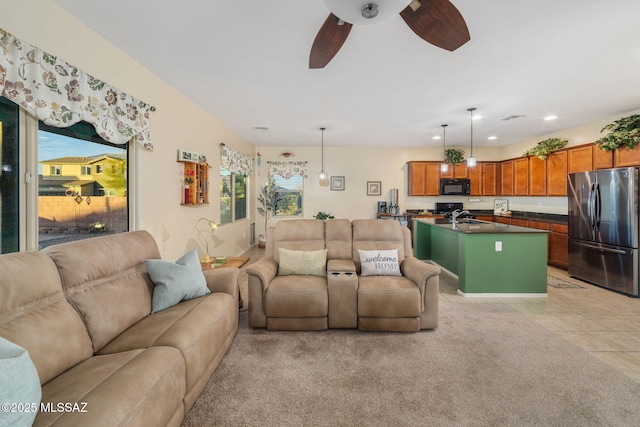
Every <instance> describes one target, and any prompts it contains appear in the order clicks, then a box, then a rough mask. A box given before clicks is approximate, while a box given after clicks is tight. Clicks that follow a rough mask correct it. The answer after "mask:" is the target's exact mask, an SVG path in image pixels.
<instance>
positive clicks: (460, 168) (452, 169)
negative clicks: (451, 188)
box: [440, 163, 469, 178]
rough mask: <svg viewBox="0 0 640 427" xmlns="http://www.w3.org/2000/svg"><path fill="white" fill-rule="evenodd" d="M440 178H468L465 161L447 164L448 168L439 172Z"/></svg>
mask: <svg viewBox="0 0 640 427" xmlns="http://www.w3.org/2000/svg"><path fill="white" fill-rule="evenodd" d="M440 178H469V171H468V168H467V165H466V164H465V163H459V164H457V165H455V166H452V165H449V170H447V171H446V172H440Z"/></svg>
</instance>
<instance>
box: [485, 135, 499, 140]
mask: <svg viewBox="0 0 640 427" xmlns="http://www.w3.org/2000/svg"><path fill="white" fill-rule="evenodd" d="M487 139H489V140H494V139H498V137H497V136H495V135H491V136H490V137H489V138H487Z"/></svg>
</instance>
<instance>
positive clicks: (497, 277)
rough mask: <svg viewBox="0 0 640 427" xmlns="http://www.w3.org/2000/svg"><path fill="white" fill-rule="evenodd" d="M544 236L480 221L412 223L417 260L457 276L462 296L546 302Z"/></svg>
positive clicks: (440, 220) (509, 226)
mask: <svg viewBox="0 0 640 427" xmlns="http://www.w3.org/2000/svg"><path fill="white" fill-rule="evenodd" d="M547 234H548V232H547V231H545V230H538V229H534V228H527V227H518V226H515V225H507V224H501V223H495V222H488V221H479V220H459V222H457V223H455V224H452V223H450V222H449V220H448V219H442V218H424V219H414V220H413V247H414V255H415V256H416V258H418V259H420V260H425V261H431V262H433V263H435V264H438V265H439V266H441V267H442V268H444V269H446V270H448V271H450V272H451V273H453V274H454V275H457V276H458V293H459V294H461V295H464V296H520V297H522V296H527V297H529V296H539V297H546V296H547Z"/></svg>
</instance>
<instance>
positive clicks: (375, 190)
mask: <svg viewBox="0 0 640 427" xmlns="http://www.w3.org/2000/svg"><path fill="white" fill-rule="evenodd" d="M381 195H382V182H381V181H367V196H381Z"/></svg>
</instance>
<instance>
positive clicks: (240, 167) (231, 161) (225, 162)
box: [220, 144, 253, 175]
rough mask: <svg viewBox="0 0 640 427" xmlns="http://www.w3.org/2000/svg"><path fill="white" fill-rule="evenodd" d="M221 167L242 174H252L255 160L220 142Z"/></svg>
mask: <svg viewBox="0 0 640 427" xmlns="http://www.w3.org/2000/svg"><path fill="white" fill-rule="evenodd" d="M220 169H222V170H227V171H229V172H231V173H237V174H240V175H251V172H253V161H252V160H251V157H249V156H247V155H245V154H242V153H241V152H239V151H237V150H234V149H233V148H231V147H228V146H227V145H226V144H220Z"/></svg>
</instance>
